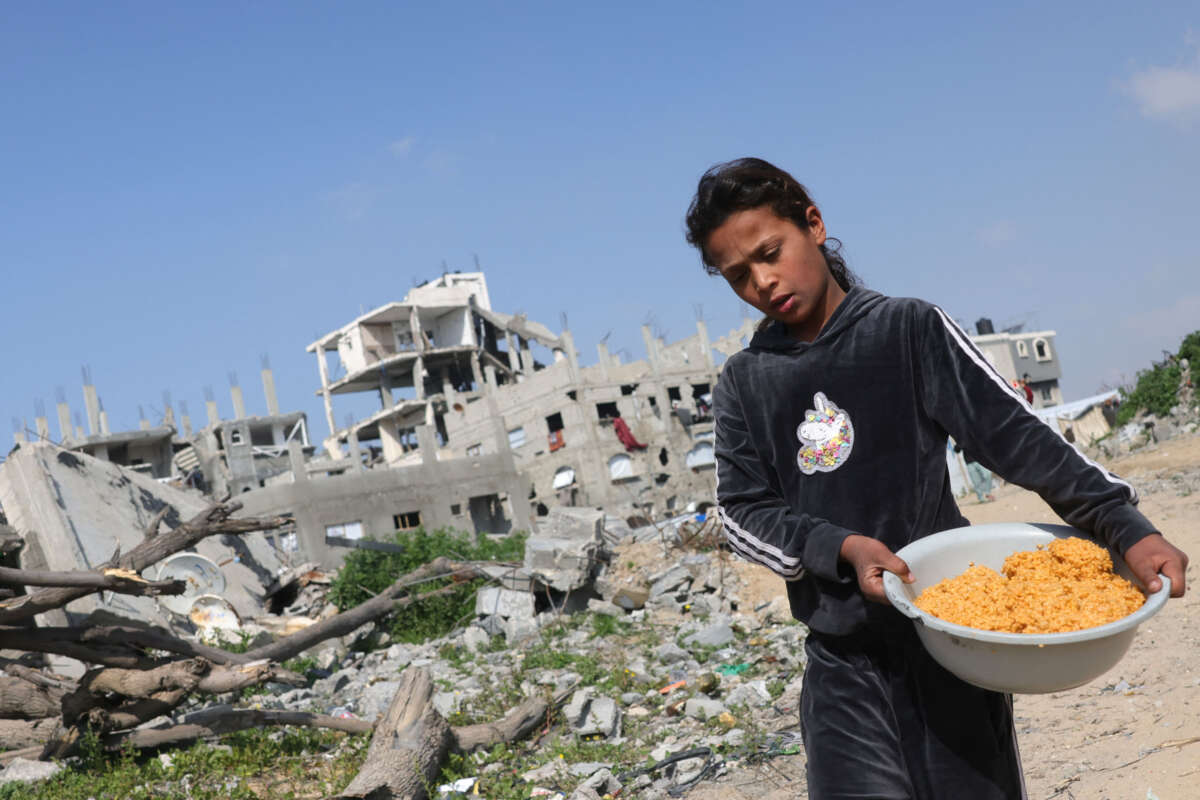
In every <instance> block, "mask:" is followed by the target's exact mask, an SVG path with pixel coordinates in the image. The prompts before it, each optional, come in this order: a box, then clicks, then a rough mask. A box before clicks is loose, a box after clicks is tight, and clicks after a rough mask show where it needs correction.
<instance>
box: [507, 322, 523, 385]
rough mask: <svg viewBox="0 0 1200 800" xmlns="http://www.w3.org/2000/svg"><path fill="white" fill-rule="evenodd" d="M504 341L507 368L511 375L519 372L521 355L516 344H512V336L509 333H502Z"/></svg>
mask: <svg viewBox="0 0 1200 800" xmlns="http://www.w3.org/2000/svg"><path fill="white" fill-rule="evenodd" d="M504 341H506V342H508V368H509V369H511V370H512V371H513V374H514V375H515V374H516V373H518V372H520V371H521V354H520V350H519V348H518V347H517V345H516V343H515V342H513V335H512V333H510V332H509V331H505V332H504Z"/></svg>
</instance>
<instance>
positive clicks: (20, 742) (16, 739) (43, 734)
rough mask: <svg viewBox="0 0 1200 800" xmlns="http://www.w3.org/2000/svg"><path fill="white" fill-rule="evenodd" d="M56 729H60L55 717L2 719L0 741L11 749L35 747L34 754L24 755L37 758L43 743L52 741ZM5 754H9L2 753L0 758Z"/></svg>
mask: <svg viewBox="0 0 1200 800" xmlns="http://www.w3.org/2000/svg"><path fill="white" fill-rule="evenodd" d="M56 730H58V719H57V718H55V717H47V718H46V719H33V720H23V719H0V742H3V743H4V747H7V748H9V749H11V750H19V749H22V748H31V749H34V754H33V756H29V755H24V757H25V758H36V757H37V756H38V755H40V754H41V752H42V747H43V745H45V744H46V742H48V741H50V737H51V736H53V735H54V732H55V731H56ZM3 755H7V753H4V754H0V760H2V756H3ZM18 755H21V754H18Z"/></svg>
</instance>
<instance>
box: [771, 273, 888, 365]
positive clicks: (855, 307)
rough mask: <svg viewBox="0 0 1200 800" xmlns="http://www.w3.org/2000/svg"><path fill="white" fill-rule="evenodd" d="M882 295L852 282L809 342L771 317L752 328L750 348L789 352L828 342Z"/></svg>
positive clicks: (862, 314)
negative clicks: (762, 324)
mask: <svg viewBox="0 0 1200 800" xmlns="http://www.w3.org/2000/svg"><path fill="white" fill-rule="evenodd" d="M885 299H886V298H885V297H884V296H883V295H881V294H880V293H879V292H875V291H872V290H870V289H866V288H864V287H862V286H851V287H850V291H848V292H846V296H845V298H843V299H842V302H841V303H839V304H838V307H837V308H835V309H834V310H833V315H832V316H830V317H829V321H828V322H826V323H825V327H823V328H821V332H820V333H818V334H817V338H816V339H813V340H812V341H811V342H802V341H800V340H799V339H797V338H796V337H795V336H792V335H791V334H790V333H788V330H787V326H786V325H784V324H783V323H782V322H779V321H777V320H773V321H771V322H770V323H769V324H767V325H765V326H763V328H762V329H761V330H759V331H757V332H755V334H754V336H753V337H752V338H751V339H750V349H755V348H762V349H764V350H781V351H784V352H788V351H798V350H805V349H807V348H809V347H813V346H815V345H818V344H827V343H829V342H831V341H833V340H834V339H836V338H837V337H838V336H840V335H841V333H842V332H843V331H845V330H846V329H847V328H849V327H850V326H851V325H853V324H854V323H855V322H857V321H858V320H859V319H861V318H862V317H863V316H865V315H866V314H867V312H869V311H870V310H871V309H872V308H874V307H875V306H876V305H878V304H879V303H881V302H883V301H884V300H885Z"/></svg>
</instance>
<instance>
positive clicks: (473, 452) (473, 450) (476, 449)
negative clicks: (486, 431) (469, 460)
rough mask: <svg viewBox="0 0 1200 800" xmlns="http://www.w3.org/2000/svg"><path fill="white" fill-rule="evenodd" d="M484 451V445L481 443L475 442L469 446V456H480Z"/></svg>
mask: <svg viewBox="0 0 1200 800" xmlns="http://www.w3.org/2000/svg"><path fill="white" fill-rule="evenodd" d="M482 452H483V445H481V444H473V445H471V446H470V447H468V448H467V455H468V456H478V455H480V454H481V453H482Z"/></svg>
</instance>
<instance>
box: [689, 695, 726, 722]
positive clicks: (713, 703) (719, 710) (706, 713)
mask: <svg viewBox="0 0 1200 800" xmlns="http://www.w3.org/2000/svg"><path fill="white" fill-rule="evenodd" d="M728 710H729V709H727V708H726V707H725V704H724V703H722V702H721V701H720V700H713V699H711V698H708V697H691V698H688V701H687V703H686V704H685V705H684V707H683V714H684V716H686V717H691V718H692V719H698V720H700V721H701V722H703V721H704V720H706V719H708V718H710V717H718V716H720V715H721V714H724V713H725V712H726V711H728Z"/></svg>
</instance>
